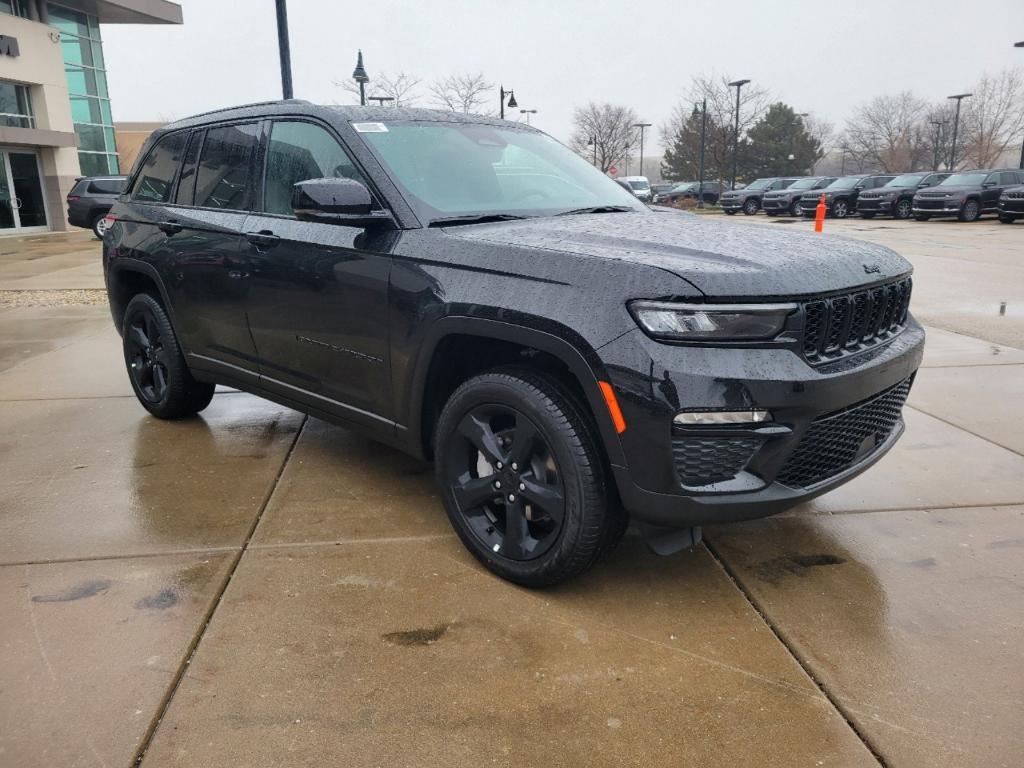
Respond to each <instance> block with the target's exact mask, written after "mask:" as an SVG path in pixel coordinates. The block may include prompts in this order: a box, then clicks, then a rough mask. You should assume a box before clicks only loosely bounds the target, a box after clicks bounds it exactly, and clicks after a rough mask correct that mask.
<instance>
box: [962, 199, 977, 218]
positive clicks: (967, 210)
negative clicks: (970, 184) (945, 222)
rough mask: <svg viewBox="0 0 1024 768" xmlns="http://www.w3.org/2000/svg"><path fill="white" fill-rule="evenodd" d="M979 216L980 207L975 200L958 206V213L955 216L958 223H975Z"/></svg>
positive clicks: (966, 201)
mask: <svg viewBox="0 0 1024 768" xmlns="http://www.w3.org/2000/svg"><path fill="white" fill-rule="evenodd" d="M980 215H981V206H980V205H978V201H977V200H965V201H964V204H963V205H961V206H960V213H958V214H957V216H956V217H957V218H958V219H959V220H960V221H977V219H978V216H980Z"/></svg>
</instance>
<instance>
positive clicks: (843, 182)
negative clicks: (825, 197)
mask: <svg viewBox="0 0 1024 768" xmlns="http://www.w3.org/2000/svg"><path fill="white" fill-rule="evenodd" d="M861 181H863V178H862V177H861V176H843V178H841V179H836V180H835V181H833V182H832V183H831V184H829V185H828V186H827V187H825V189H853V188H854V187H856V186H857V184H859V183H860V182H861Z"/></svg>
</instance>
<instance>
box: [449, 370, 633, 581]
mask: <svg viewBox="0 0 1024 768" xmlns="http://www.w3.org/2000/svg"><path fill="white" fill-rule="evenodd" d="M435 454H436V456H435V465H436V468H435V471H436V475H437V482H438V484H439V485H440V487H441V494H442V498H443V501H444V505H445V510H446V511H447V513H448V519H449V520H450V521H451V524H452V527H453V528H455V531H456V533H458V535H459V538H460V539H462V542H463V544H465V545H466V547H467V548H468V549H469V551H470V552H472V553H473V555H474V556H475V557H476V558H477V559H478V560H479V561H480V562H481V563H483V564H484V565H485V566H486V567H487V568H488V569H490V570H491V571H493V572H494V573H496V574H497V575H499V576H501V577H502V578H505V579H508V580H509V581H514V582H516V583H518V584H523V585H525V586H529V587H541V586H547V585H550V584H556V583H558V582H560V581H564V580H565V579H568V578H570V577H572V576H575V575H577V574H579V573H582V572H583V571H584V570H586V569H587V568H589V567H590V566H591V565H593V564H594V563H595V562H596V561H597V560H598V559H599V558H600V557H601V556H602V555H604V554H605V553H606V552H607V551H608V550H609V549H610V548H611V546H612V545H613V544H614V543H615V542H616V541H617V539H618V538H619V537H621V535H622V533H623V532H624V526H623V525H622V522H623V513H622V512H621V510H619V508H618V506H617V504H616V503H615V502H614V501H613V500H612V499H610V497H609V487H608V480H607V479H606V474H605V469H604V463H603V461H602V457H601V454H600V449H599V447H598V443H597V439H596V436H595V428H594V427H593V425H592V424H591V422H590V420H589V419H588V418H587V416H585V415H584V413H583V412H582V410H581V409H580V407H579V406H577V405H576V403H575V401H574V399H573V398H572V396H571V395H570V394H568V392H567V391H566V390H565V389H564V388H563V387H562V385H561V384H560V383H559V382H558V381H557V380H555V379H553V378H550V377H548V376H547V375H544V374H541V373H537V372H535V371H529V370H525V369H517V368H505V369H498V370H495V371H492V372H489V373H485V374H481V375H479V376H474V377H473V378H471V379H469V380H468V381H466V382H465V383H464V384H463V385H462V386H460V387H459V388H458V389H457V390H456V391H455V393H454V394H453V395H452V396H451V398H449V400H448V402H447V403H446V404H445V406H444V410H443V411H442V413H441V417H440V419H439V421H438V425H437V432H436V438H435Z"/></svg>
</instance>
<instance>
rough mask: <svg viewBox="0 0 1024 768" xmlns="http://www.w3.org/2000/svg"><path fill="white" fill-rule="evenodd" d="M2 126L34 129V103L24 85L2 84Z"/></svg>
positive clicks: (0, 101)
mask: <svg viewBox="0 0 1024 768" xmlns="http://www.w3.org/2000/svg"><path fill="white" fill-rule="evenodd" d="M0 125H7V126H10V127H12V128H32V127H33V120H32V102H31V101H30V100H29V92H28V88H26V87H25V86H24V85H15V84H14V83H4V82H0Z"/></svg>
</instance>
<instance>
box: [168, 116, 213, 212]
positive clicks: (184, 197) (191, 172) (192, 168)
mask: <svg viewBox="0 0 1024 768" xmlns="http://www.w3.org/2000/svg"><path fill="white" fill-rule="evenodd" d="M205 135H206V131H205V130H202V129H200V130H198V131H193V132H192V137H191V138H190V139H189V142H188V149H186V150H185V162H184V163H183V164H182V166H181V175H180V176H179V177H178V191H177V192H176V193H175V196H174V202H175V203H177V204H178V205H192V198H193V195H194V193H195V190H196V169H197V167H198V161H199V148H200V147H201V146H202V144H203V136H205Z"/></svg>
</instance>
